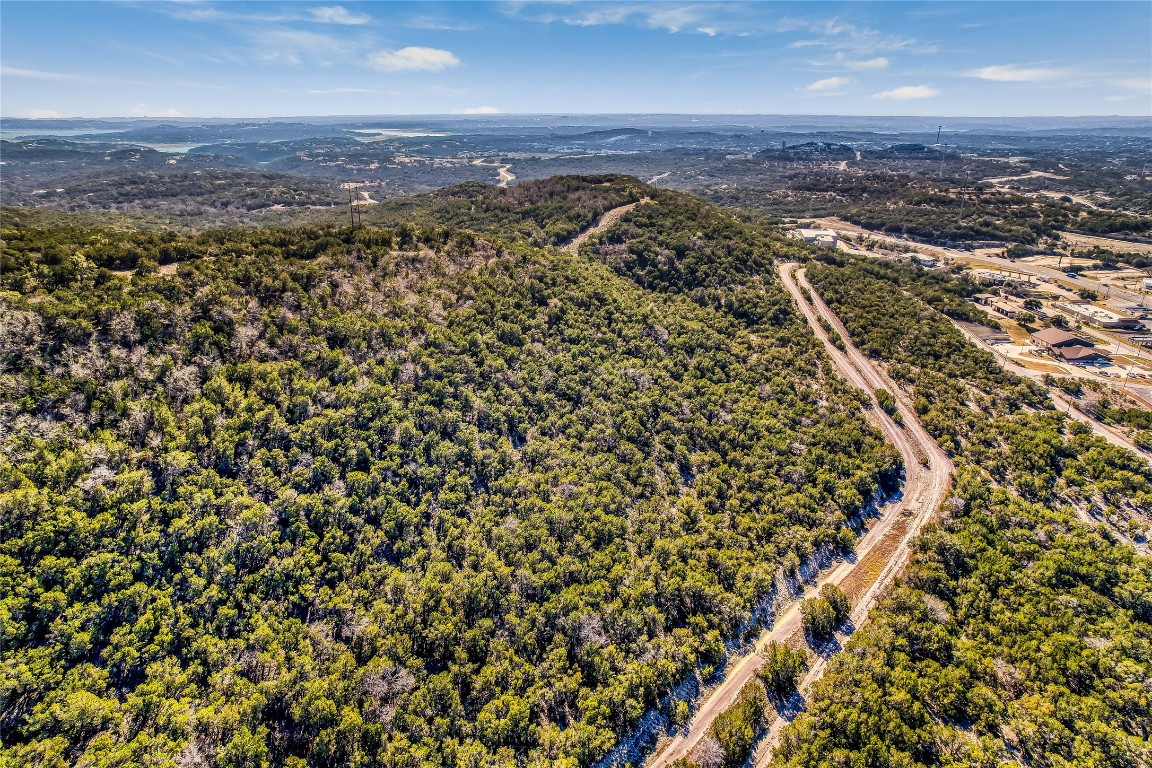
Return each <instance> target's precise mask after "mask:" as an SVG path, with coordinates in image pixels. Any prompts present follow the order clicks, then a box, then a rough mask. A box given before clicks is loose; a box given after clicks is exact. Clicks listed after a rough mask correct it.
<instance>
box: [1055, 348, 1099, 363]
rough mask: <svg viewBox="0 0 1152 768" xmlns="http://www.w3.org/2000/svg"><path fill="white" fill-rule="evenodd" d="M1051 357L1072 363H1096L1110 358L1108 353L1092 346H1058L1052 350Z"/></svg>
mask: <svg viewBox="0 0 1152 768" xmlns="http://www.w3.org/2000/svg"><path fill="white" fill-rule="evenodd" d="M1052 357H1054V358H1055V359H1057V360H1061V361H1063V362H1065V363H1071V364H1072V365H1096V364H1097V363H1107V362H1110V361H1111V360H1112V358H1110V357H1108V355H1106V354H1104V353H1103V352H1101V351H1100V350H1098V349H1093V348H1092V347H1060V348H1059V349H1054V350H1052Z"/></svg>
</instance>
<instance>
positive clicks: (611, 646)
mask: <svg viewBox="0 0 1152 768" xmlns="http://www.w3.org/2000/svg"><path fill="white" fill-rule="evenodd" d="M553 184H554V185H555V186H553V187H549V186H548V185H547V183H545V184H544V185H541V186H539V187H538V188H536V189H533V188H532V187H530V186H528V185H523V186H521V187H517V188H514V190H515V195H519V196H520V197H516V196H514V195H513V191H509V192H507V193H505V192H499V193H487V192H482V193H474V194H485V195H488V194H491V195H493V197H491V198H489V199H491V200H492V201H493V202H492V203H491V205H488V206H487V207H484V206H477V208H481V209H483V210H482V212H484V214H485V215H484V217H478V218H477V219H475V220H473V221H471V222H467V221H464V222H462V223H471V224H473V225H474V226H476V227H477V228H478V229H489V230H491V231H493V232H495V233H496V234H495V235H492V236H486V235H483V234H477V233H475V232H472V231H465V230H462V229H459V228H457V227H453V226H437V227H423V226H417V225H413V224H410V223H402V224H401V225H400V226H397V227H396V228H393V229H364V230H358V231H356V232H355V233H352V232H350V231H348V230H347V229H344V230H339V229H332V228H322V227H315V228H300V229H294V230H221V231H213V232H206V233H203V234H200V235H177V234H172V233H131V232H111V231H102V230H91V229H78V228H47V229H45V228H41V229H7V230H5V231H4V233H3V235H4V252H3V259H4V262H3V274H4V277H3V293H2V305H0V306H2V311H3V315H4V317H3V322H2V324H0V327H2V328H3V330H4V334H5V338H4V340H3V350H4V361H3V362H4V372H3V387H4V389H3V392H4V396H3V403H2V404H3V409H4V415H3V423H4V424H5V425H7V428H6V429H5V432H4V434H3V437H2V440H3V443H2V452H0V542H2V543H0V585H3V586H2V588H0V611H2V613H0V620H2V621H3V626H4V636H5V640H4V643H3V646H2V649H0V659H2V664H3V669H4V674H3V675H2V677H0V681H2V682H0V725H2V727H3V732H4V736H3V738H4V741H3V745H4V746H3V753H2V754H3V759H4V761H5V762H7V763H8V764H11V765H27V764H35V765H46V766H47V765H74V764H97V763H99V764H109V765H145V764H147V765H219V766H258V765H303V764H305V763H307V764H310V765H377V764H384V765H405V766H443V765H461V766H468V765H515V764H535V763H539V762H544V763H547V764H550V765H578V764H588V763H590V762H592V761H594V760H595V759H597V758H599V757H600V756H602V755H603V754H605V752H606V751H607V750H608V749H609V748H610V747H611V746H612V745H613V744H614V743H615V742H616V740H617V739H618V738H619V737H620V736H621V735H622V734H623V733H625V732H626V731H627V729H628V728H629V727H631V726H632V725H633V724H635V723H636V722H637V720H638V719H639V718H640V717H641V716H642V715H643V714H644V712H645V711H646V710H648V709H649V708H651V707H653V706H656V705H657V704H658V702H659V700H660V699H661V697H662V696H663V695H664V694H666V693H667V692H668V691H670V690H671V689H672V688H673V687H674V686H677V685H679V684H680V683H681V682H682V681H684V680H685V679H687V678H689V677H690V676H691V675H692V674H693V673H694V671H695V670H697V669H702V673H701V674H702V675H704V676H707V675H708V674H709V670H711V669H715V668H716V667H718V666H720V665H722V664H723V662H724V659H725V656H726V647H725V641H733V642H739V640H740V639H741V638H742V637H743V636H744V634H745V633H751V632H753V631H754V623H755V622H754V617H755V615H756V614H755V611H756V609H757V608H758V606H760V605H761V603H762V601H763V600H764V599H765V597H766V596H768V595H770V594H771V593H772V592H773V590H774V589H779V588H781V585H784V586H785V587H786V585H787V584H788V583H789V582H790V580H791V579H793V578H794V577H795V575H796V573H797V570H798V568H799V565H800V563H801V562H802V561H808V560H811V559H812V558H817V557H829V556H833V555H835V554H836V553H837V552H840V551H842V550H843V548H844V547H846V546H847V545H849V544H850V543H851V542H852V540H853V538H854V533H853V531H852V530H851V528H850V525H852V524H854V523H856V522H858V516H859V515H860V514H862V513H864V512H865V511H866V508H867V507H868V505H869V503H870V502H871V501H872V500H873V499H875V498H876V497H877V496H878V494H881V493H884V492H885V490H888V491H890V490H892V489H894V488H895V487H896V485H897V482H898V477H899V473H900V470H901V468H900V464H899V459H898V456H897V455H896V453H895V451H894V450H893V449H892V448H891V447H890V446H888V445H886V444H885V443H884V442H883V441H882V439H881V437H880V435H879V434H878V433H877V432H876V431H875V430H874V429H873V428H871V427H870V426H869V425H868V422H867V421H866V420H865V419H864V418H862V417H861V415H860V408H861V399H860V397H859V396H858V394H857V393H855V392H854V391H852V390H851V389H849V388H848V387H847V386H846V385H844V384H843V383H842V382H840V381H839V380H838V379H836V378H835V377H833V376H831V375H830V371H829V369H828V368H827V366H826V363H825V362H824V360H823V359H822V357H821V354H820V352H819V348H818V347H817V345H816V343H815V341H814V339H813V338H812V337H811V335H810V334H809V333H808V332H807V331H806V330H805V328H804V325H803V324H802V322H801V321H800V320H799V319H798V318H797V317H796V316H795V315H794V314H793V312H792V311H791V310H790V309H789V305H788V302H787V300H786V298H785V297H784V295H783V294H782V292H781V291H780V289H779V286H778V285H775V284H774V278H772V277H771V273H770V272H766V273H764V274H760V273H759V272H755V273H753V272H749V273H748V274H747V275H746V277H748V279H749V280H753V281H755V283H756V285H755V290H752V287H751V286H746V287H745V288H743V289H739V290H735V291H733V292H730V293H729V292H726V291H727V289H725V288H724V287H723V286H721V285H714V286H704V287H700V288H698V289H697V288H692V287H690V286H689V285H687V284H685V286H684V290H681V291H671V290H665V287H666V286H664V285H663V284H660V285H657V284H655V283H653V281H652V280H650V279H647V278H646V277H644V276H643V275H640V274H636V275H635V278H636V279H633V278H632V277H631V276H629V275H628V274H625V273H624V272H626V270H624V271H621V270H615V271H614V270H613V269H612V268H610V267H609V266H606V265H604V264H603V263H602V262H601V261H600V260H599V258H597V257H594V256H591V255H589V253H588V252H587V249H588V248H589V247H590V245H588V244H586V245H585V251H582V252H581V253H580V254H568V253H564V252H561V251H559V250H556V249H552V248H548V249H541V248H538V247H535V246H534V245H532V242H533V239H534V238H535V237H537V234H536V232H543V233H545V234H544V236H545V237H546V238H548V239H553V240H558V239H561V238H564V237H565V235H567V234H568V233H569V232H570V231H571V229H570V228H568V227H567V225H566V226H553V224H550V223H549V222H559V221H563V222H577V223H579V222H581V221H588V222H590V221H591V220H594V219H595V217H596V215H598V213H599V212H600V211H601V210H604V209H606V208H608V207H611V204H613V203H615V202H616V201H619V200H629V199H633V198H634V196H635V194H636V191H637V190H638V189H639V187H638V186H637V184H636V183H635V182H634V181H627V182H620V183H616V182H613V181H612V180H603V179H597V180H592V181H590V182H585V181H567V182H564V181H562V182H554V183H553ZM605 184H607V186H604V185H605ZM565 185H567V186H568V187H569V192H571V191H572V190H571V187H573V186H575V187H578V188H579V187H581V186H585V187H590V188H591V189H590V191H588V192H587V194H573V195H572V196H571V197H570V198H566V197H565V196H564V195H563V194H560V192H559V191H558V190H559V189H562V188H563V187H564V186H565ZM641 191H644V190H641ZM651 193H652V194H654V195H655V190H652V191H651ZM589 200H592V201H593V202H592V203H589V202H588V201H589ZM597 200H602V201H603V202H595V201H597ZM472 205H473V204H472V203H471V202H470V203H468V206H469V212H471V208H472ZM455 210H459V208H457V209H455ZM422 215H425V214H422ZM631 215H633V216H642V217H643V218H642V220H640V223H639V224H637V223H636V222H633V223H630V224H629V226H633V227H639V228H640V229H637V230H636V231H637V232H639V231H641V230H642V231H644V232H647V233H648V234H647V236H648V237H650V238H651V239H652V240H653V242H660V241H671V240H676V241H677V242H679V243H680V244H679V245H677V248H678V251H677V252H678V253H680V254H681V258H682V259H683V261H684V263H685V264H696V265H702V264H703V263H704V262H705V261H706V260H708V259H712V258H713V256H714V254H715V253H718V252H721V251H726V252H733V250H732V249H734V248H737V249H756V250H757V252H758V253H760V254H761V255H760V258H762V259H764V260H765V261H764V263H766V264H767V263H770V262H771V253H772V249H779V250H784V248H785V247H784V246H783V245H781V244H780V243H779V241H776V240H773V239H770V238H768V237H767V236H766V235H764V234H763V233H759V232H757V231H755V230H753V229H752V228H750V227H748V226H747V225H744V224H740V223H738V222H735V221H733V220H732V219H731V218H730V217H729V216H727V215H726V214H721V213H719V212H717V210H716V209H714V208H712V207H711V206H702V205H701V204H698V203H695V202H692V201H690V200H687V199H684V198H681V197H679V196H676V195H670V194H667V193H661V195H659V196H658V199H655V200H654V201H653V202H652V203H649V204H645V205H643V206H640V207H638V208H636V209H634V210H633V211H632V214H631ZM510 222H511V223H510ZM515 222H520V223H519V224H517V223H515ZM447 223H448V224H455V223H457V222H452V221H450V222H447ZM529 225H531V226H529ZM689 225H690V226H691V227H692V228H691V230H690V231H682V230H683V228H684V227H686V226H689ZM532 227H535V228H536V229H534V230H533V229H532ZM525 228H527V229H525ZM549 232H551V233H553V234H548V233H549ZM680 241H682V242H680ZM765 249H767V250H765ZM110 268H111V269H118V270H133V271H131V272H129V273H124V274H121V273H117V272H114V271H111V269H110ZM693 268H695V267H693Z"/></svg>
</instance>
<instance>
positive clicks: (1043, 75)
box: [969, 64, 1064, 83]
mask: <svg viewBox="0 0 1152 768" xmlns="http://www.w3.org/2000/svg"><path fill="white" fill-rule="evenodd" d="M1063 74H1064V73H1063V72H1061V71H1060V70H1058V69H1049V68H1047V67H1020V66H1016V65H1014V64H999V65H996V66H992V67H983V68H982V69H977V70H974V71H973V72H970V73H969V76H970V77H978V78H980V79H981V80H993V81H995V82H998V83H1036V82H1041V81H1043V80H1056V79H1057V78H1059V77H1062V76H1063Z"/></svg>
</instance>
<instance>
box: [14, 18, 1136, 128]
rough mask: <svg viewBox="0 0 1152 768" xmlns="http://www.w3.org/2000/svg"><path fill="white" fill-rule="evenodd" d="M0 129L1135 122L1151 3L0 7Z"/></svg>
mask: <svg viewBox="0 0 1152 768" xmlns="http://www.w3.org/2000/svg"><path fill="white" fill-rule="evenodd" d="M0 65H2V70H0V94H2V97H0V114H3V115H4V116H5V117H55V116H81V117H106V116H170V117H177V116H190V117H192V116H194V117H249V116H250V117H271V116H286V115H368V114H450V113H456V114H482V113H486V112H502V113H564V114H571V113H605V112H608V113H611V112H631V113H637V112H660V113H671V112H677V113H732V114H735V113H752V114H842V115H852V114H855V115H864V114H869V115H973V116H977V115H992V116H1007V115H1088V114H1096V115H1100V114H1106V115H1152V3H1150V2H1146V1H1140V2H929V3H920V2H868V3H862V2H854V3H834V2H827V3H825V2H802V3H787V2H774V3H729V2H686V3H681V2H668V3H663V2H659V3H658V2H593V3H589V2H502V3H478V2H443V3H432V2H422V3H405V2H376V3H356V2H342V3H339V4H337V3H335V2H330V1H328V0H320V1H319V2H207V1H205V2H198V1H188V2H160V1H159V0H149V1H147V2H44V1H38V2H28V1H22V0H4V2H3V3H2V4H0Z"/></svg>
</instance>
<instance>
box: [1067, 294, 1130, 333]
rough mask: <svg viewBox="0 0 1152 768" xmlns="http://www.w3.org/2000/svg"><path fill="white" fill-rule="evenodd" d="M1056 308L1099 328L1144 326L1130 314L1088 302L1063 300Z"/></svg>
mask: <svg viewBox="0 0 1152 768" xmlns="http://www.w3.org/2000/svg"><path fill="white" fill-rule="evenodd" d="M1056 309H1058V310H1060V311H1061V312H1064V313H1065V314H1067V315H1069V316H1071V317H1074V318H1076V319H1077V320H1079V321H1081V322H1084V323H1089V324H1091V325H1095V326H1097V327H1099V328H1119V329H1125V330H1130V331H1138V330H1140V329H1142V328H1143V327H1144V326H1143V324H1142V323H1141V322H1140V320H1139V319H1138V318H1135V317H1132V316H1130V315H1121V314H1120V313H1118V312H1113V311H1112V310H1110V309H1104V308H1102V307H1098V306H1096V305H1095V304H1090V303H1088V302H1086V301H1085V302H1072V301H1068V302H1064V303H1062V304H1057V305H1056Z"/></svg>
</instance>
